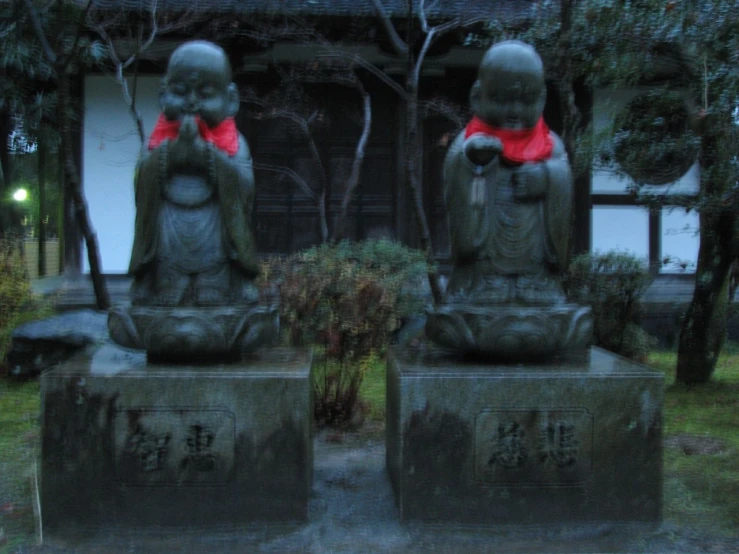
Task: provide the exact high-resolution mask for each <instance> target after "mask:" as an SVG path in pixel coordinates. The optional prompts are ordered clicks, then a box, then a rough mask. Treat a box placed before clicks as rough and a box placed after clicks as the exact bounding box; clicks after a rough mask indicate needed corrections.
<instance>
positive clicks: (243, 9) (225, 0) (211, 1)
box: [92, 0, 533, 19]
mask: <svg viewBox="0 0 739 554" xmlns="http://www.w3.org/2000/svg"><path fill="white" fill-rule="evenodd" d="M92 2H93V6H95V7H97V8H102V9H120V8H125V9H129V10H148V9H149V8H150V7H151V6H152V5H153V4H154V0H92ZM381 2H382V5H383V6H384V7H385V10H386V12H387V13H388V15H391V16H393V17H404V16H405V15H406V13H407V8H406V0H381ZM532 3H533V0H436V1H434V0H429V1H427V2H426V6H427V8H426V12H427V16H428V17H429V18H451V17H456V16H457V15H462V16H463V17H464V18H465V19H467V18H472V17H485V16H490V17H506V16H508V17H510V16H512V15H517V14H520V13H521V12H524V11H526V10H527V9H528V7H529V6H530V5H531V4H532ZM156 5H157V9H158V10H160V11H183V10H197V11H212V12H219V13H241V14H248V13H252V14H296V15H333V16H367V15H375V14H376V12H375V8H374V4H373V2H372V0H158V1H157V2H156ZM418 5H419V1H418V0H413V7H414V13H417V11H418Z"/></svg>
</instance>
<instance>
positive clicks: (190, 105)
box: [160, 48, 238, 127]
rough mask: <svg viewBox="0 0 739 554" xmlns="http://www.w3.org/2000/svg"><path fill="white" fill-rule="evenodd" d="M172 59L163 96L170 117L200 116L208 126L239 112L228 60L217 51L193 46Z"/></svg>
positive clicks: (212, 125) (172, 118) (164, 110)
mask: <svg viewBox="0 0 739 554" xmlns="http://www.w3.org/2000/svg"><path fill="white" fill-rule="evenodd" d="M191 50H193V51H192V52H189V51H187V50H183V51H181V52H179V53H178V54H179V55H178V56H177V57H175V56H173V58H172V60H171V61H170V65H169V69H168V71H167V76H166V78H165V82H164V89H163V91H162V95H161V98H160V101H161V105H162V111H163V112H164V115H165V117H166V118H167V119H169V120H178V119H181V118H182V117H183V116H185V115H198V116H200V118H201V119H202V120H203V121H205V123H206V124H207V125H208V126H209V127H215V126H216V125H218V124H219V123H221V122H222V121H223V120H224V119H226V118H227V117H232V116H234V115H236V110H237V109H238V93H237V91H236V86H235V85H233V84H232V83H230V71H229V69H228V65H227V64H228V62H227V60H225V59H224V56H223V55H222V54H220V53H219V52H217V51H213V50H207V49H199V50H196V49H195V48H192V49H191Z"/></svg>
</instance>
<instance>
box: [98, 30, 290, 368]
mask: <svg viewBox="0 0 739 554" xmlns="http://www.w3.org/2000/svg"><path fill="white" fill-rule="evenodd" d="M160 103H161V107H162V114H161V115H160V117H159V120H158V121H157V123H156V127H155V128H154V131H153V132H152V134H151V137H150V139H149V141H148V144H147V147H146V149H145V151H144V152H143V154H142V156H141V159H140V160H139V163H138V167H137V170H136V180H135V185H134V190H135V200H136V222H135V234H134V244H133V252H132V254H131V263H130V267H129V273H130V274H131V275H132V276H133V279H134V281H133V285H132V288H131V298H132V307H131V308H130V309H121V308H117V309H114V310H113V311H112V312H111V316H110V318H109V329H110V331H111V336H112V337H113V339H114V340H116V341H117V342H119V343H120V344H122V345H124V346H132V347H138V348H145V349H146V350H147V352H148V353H149V354H150V357H155V358H162V359H165V360H169V359H174V358H180V357H181V358H184V359H192V358H193V356H200V355H203V356H207V357H211V358H212V357H213V356H214V355H215V356H218V355H228V356H236V355H237V354H238V353H240V352H243V351H245V350H249V349H251V348H253V347H255V346H257V345H259V344H261V343H262V342H264V340H266V339H267V338H268V335H270V334H271V333H272V332H273V331H274V329H273V327H274V325H275V321H276V319H275V318H276V312H275V308H274V307H263V306H259V305H258V294H257V289H256V287H255V285H254V278H255V277H256V276H257V274H258V272H259V267H258V263H257V259H256V248H255V240H254V235H253V232H252V223H251V217H252V209H253V200H254V173H253V169H252V161H251V155H250V153H249V147H248V145H247V143H246V141H245V140H244V137H243V136H242V135H241V134H240V133H239V132H238V130H237V128H236V123H235V121H234V116H235V115H236V113H237V112H238V109H239V93H238V89H237V88H236V85H235V84H234V83H233V82H231V66H230V63H229V61H228V58H227V56H226V54H225V52H224V51H223V50H222V49H221V48H220V47H218V46H216V45H215V44H212V43H209V42H205V41H193V42H188V43H185V44H183V45H182V46H180V47H179V48H177V49H176V50H175V51H174V52H173V54H172V56H171V58H170V60H169V65H168V68H167V74H166V77H165V79H164V83H163V89H162V92H161V95H160Z"/></svg>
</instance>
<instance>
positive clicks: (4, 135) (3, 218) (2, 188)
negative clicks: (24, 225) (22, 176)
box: [0, 109, 13, 235]
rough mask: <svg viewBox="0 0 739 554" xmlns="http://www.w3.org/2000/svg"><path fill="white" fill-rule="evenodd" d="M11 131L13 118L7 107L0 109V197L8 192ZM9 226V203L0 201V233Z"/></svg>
mask: <svg viewBox="0 0 739 554" xmlns="http://www.w3.org/2000/svg"><path fill="white" fill-rule="evenodd" d="M12 132H13V118H12V116H11V114H10V111H9V110H7V109H4V110H0V197H3V198H5V197H7V195H8V194H9V193H10V190H9V189H10V182H11V172H12V169H11V167H10V163H11V156H10V148H9V146H10V145H9V141H10V133H12ZM10 228H11V215H10V204H9V203H8V202H0V235H4V234H5V233H7V232H8V231H10Z"/></svg>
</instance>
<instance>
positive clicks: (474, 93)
mask: <svg viewBox="0 0 739 554" xmlns="http://www.w3.org/2000/svg"><path fill="white" fill-rule="evenodd" d="M481 96H482V88H481V87H480V81H479V80H478V81H475V84H473V85H472V89H470V107H471V108H472V113H480V102H481V100H482V99H481Z"/></svg>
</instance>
